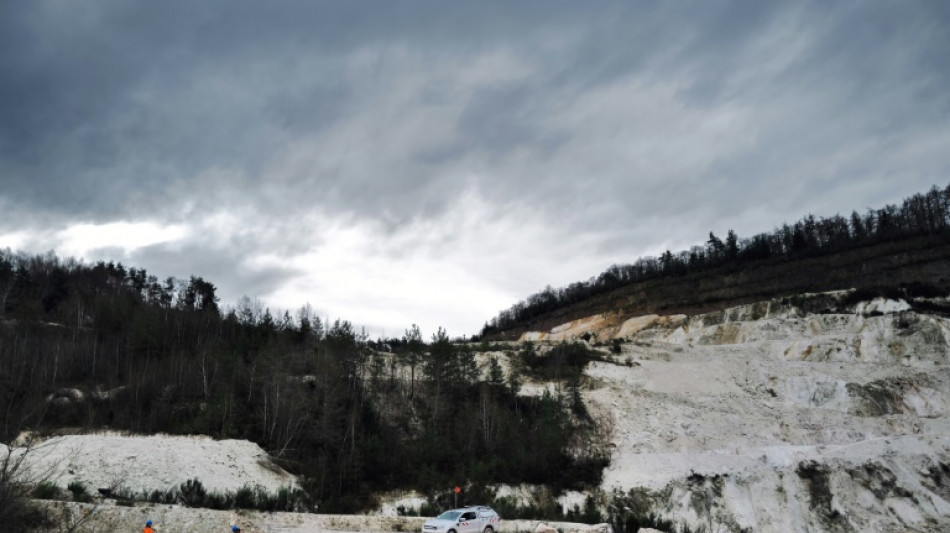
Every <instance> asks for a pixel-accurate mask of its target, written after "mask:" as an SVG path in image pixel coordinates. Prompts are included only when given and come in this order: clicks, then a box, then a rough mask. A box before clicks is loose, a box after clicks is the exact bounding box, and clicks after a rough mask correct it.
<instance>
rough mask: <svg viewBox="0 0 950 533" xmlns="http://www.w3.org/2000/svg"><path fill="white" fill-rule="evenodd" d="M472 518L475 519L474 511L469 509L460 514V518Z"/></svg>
mask: <svg viewBox="0 0 950 533" xmlns="http://www.w3.org/2000/svg"><path fill="white" fill-rule="evenodd" d="M474 519H475V513H474V512H471V511H469V512H467V513H465V514H463V515H462V520H474Z"/></svg>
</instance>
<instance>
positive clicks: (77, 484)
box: [66, 481, 92, 503]
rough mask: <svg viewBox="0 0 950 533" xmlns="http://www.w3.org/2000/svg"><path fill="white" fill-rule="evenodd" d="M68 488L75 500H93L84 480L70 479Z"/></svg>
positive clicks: (86, 501)
mask: <svg viewBox="0 0 950 533" xmlns="http://www.w3.org/2000/svg"><path fill="white" fill-rule="evenodd" d="M66 489H67V490H69V492H71V493H72V495H73V501H77V502H83V503H89V502H91V501H92V495H91V494H89V491H88V490H87V489H86V485H84V484H83V482H82V481H70V482H69V485H67V486H66Z"/></svg>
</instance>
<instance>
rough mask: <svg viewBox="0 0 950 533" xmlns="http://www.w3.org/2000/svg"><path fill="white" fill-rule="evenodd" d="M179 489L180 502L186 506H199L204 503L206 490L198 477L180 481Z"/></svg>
mask: <svg viewBox="0 0 950 533" xmlns="http://www.w3.org/2000/svg"><path fill="white" fill-rule="evenodd" d="M179 491H180V497H181V502H182V503H183V504H185V505H186V506H187V507H201V506H202V505H204V503H205V496H207V491H205V488H204V486H203V485H202V484H201V481H198V479H189V480H188V481H186V482H184V483H182V484H181V486H180V487H179Z"/></svg>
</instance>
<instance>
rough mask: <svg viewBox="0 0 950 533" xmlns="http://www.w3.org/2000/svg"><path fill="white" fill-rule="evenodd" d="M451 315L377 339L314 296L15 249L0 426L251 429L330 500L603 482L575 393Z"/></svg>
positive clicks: (352, 505)
mask: <svg viewBox="0 0 950 533" xmlns="http://www.w3.org/2000/svg"><path fill="white" fill-rule="evenodd" d="M519 383H520V381H519V377H518V372H517V371H516V372H512V373H510V374H507V375H506V374H505V373H503V372H501V371H500V368H499V365H498V362H497V361H495V360H493V359H492V360H489V361H487V362H485V363H483V364H481V365H480V364H478V363H477V362H476V357H475V354H474V353H473V352H472V351H471V350H470V349H469V348H468V347H467V346H465V345H462V344H457V343H454V342H452V341H451V340H450V338H449V336H448V334H447V333H446V332H445V331H444V330H441V329H440V330H439V331H438V332H436V334H435V335H433V336H432V338H431V339H424V338H423V337H422V334H421V332H420V331H419V329H418V327H415V326H412V327H410V328H408V329H407V330H406V332H405V335H403V336H402V337H401V338H398V339H391V340H389V341H370V340H369V339H368V338H367V336H366V335H365V334H364V333H363V332H361V331H358V330H357V329H356V328H354V327H353V326H352V324H351V323H349V322H347V321H343V320H336V321H333V322H332V323H327V322H325V321H323V320H321V319H320V318H319V317H317V316H315V314H314V313H313V311H312V309H311V308H310V307H309V306H304V307H302V308H300V309H299V310H298V311H297V312H295V313H293V314H291V313H290V312H284V313H281V314H278V315H274V314H272V313H271V312H270V310H269V309H266V308H263V307H262V306H261V305H259V304H257V303H256V302H254V301H252V300H250V299H248V298H244V299H242V300H241V302H239V303H238V304H237V305H236V306H235V307H234V308H233V309H224V310H223V309H221V308H220V306H219V301H218V298H217V296H216V287H215V286H214V284H213V283H212V282H210V281H207V280H205V279H203V278H201V277H196V276H192V277H190V278H189V279H174V278H165V279H164V280H160V279H159V278H157V277H156V276H154V275H150V274H149V273H148V272H147V271H146V270H145V269H142V268H126V267H124V266H123V265H122V264H116V263H111V262H110V263H104V262H99V263H95V264H92V265H89V264H85V263H83V262H79V261H75V260H72V259H65V260H64V259H60V258H58V257H56V256H55V255H54V254H52V253H50V254H45V255H38V256H29V255H24V254H14V253H11V252H10V251H0V439H2V440H3V441H4V442H9V441H10V440H11V439H12V438H13V437H14V436H15V435H17V433H18V432H20V431H22V430H25V429H30V430H35V431H40V432H45V431H52V430H55V429H56V428H62V427H85V428H93V429H95V428H110V429H120V430H129V431H132V432H137V433H144V434H151V433H157V432H165V433H170V434H206V435H212V436H214V437H219V438H238V439H249V440H251V441H254V442H256V443H258V444H260V445H261V446H262V447H263V448H264V449H266V450H268V451H269V452H270V453H271V454H272V455H273V456H275V457H276V458H277V459H278V461H279V462H280V464H282V465H283V466H285V467H286V468H288V469H289V470H290V471H292V472H293V473H295V474H297V475H298V476H299V479H300V480H301V482H302V486H303V488H304V489H305V490H306V491H307V492H308V493H309V495H310V497H311V498H313V500H314V501H315V502H316V503H317V504H318V505H319V507H320V509H321V510H322V511H327V512H333V511H337V512H351V511H354V510H358V509H361V508H364V507H365V506H367V505H369V504H371V503H372V502H371V498H372V494H374V493H378V492H379V491H382V490H388V489H394V488H414V489H420V490H423V491H437V490H439V489H441V488H447V487H453V486H455V485H459V484H465V483H500V482H508V483H545V484H550V485H552V486H554V487H561V488H566V487H579V486H584V485H585V484H596V483H597V482H598V481H599V479H600V475H601V471H602V468H603V466H604V465H605V464H606V456H605V455H604V454H603V453H600V452H597V451H596V450H595V449H594V448H591V447H589V446H587V445H586V444H585V442H586V441H585V439H589V438H590V435H591V434H592V432H593V431H594V430H595V428H594V427H593V423H592V421H590V420H589V418H587V417H585V416H578V415H577V414H575V412H574V410H572V409H571V399H570V398H568V397H565V396H561V395H550V394H547V395H544V396H541V397H524V396H520V395H519V394H518V387H519Z"/></svg>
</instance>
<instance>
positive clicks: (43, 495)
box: [31, 481, 62, 500]
mask: <svg viewBox="0 0 950 533" xmlns="http://www.w3.org/2000/svg"><path fill="white" fill-rule="evenodd" d="M31 494H32V495H33V497H34V498H36V499H37V500H58V499H60V498H61V497H62V490H60V488H59V487H58V486H57V485H56V483H53V482H52V481H41V482H40V483H39V484H38V485H36V486H35V487H33V492H32V493H31Z"/></svg>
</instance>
